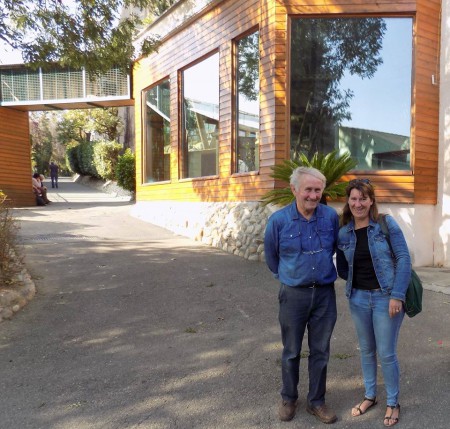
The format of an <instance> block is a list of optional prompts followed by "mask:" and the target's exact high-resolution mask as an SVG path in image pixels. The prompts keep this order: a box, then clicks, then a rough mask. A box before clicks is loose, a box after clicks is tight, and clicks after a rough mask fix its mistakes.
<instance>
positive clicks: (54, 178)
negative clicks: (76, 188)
mask: <svg viewBox="0 0 450 429" xmlns="http://www.w3.org/2000/svg"><path fill="white" fill-rule="evenodd" d="M49 168H50V178H51V179H52V188H57V187H58V170H59V167H58V166H57V165H56V164H55V163H54V162H53V161H52V162H51V163H50V165H49Z"/></svg>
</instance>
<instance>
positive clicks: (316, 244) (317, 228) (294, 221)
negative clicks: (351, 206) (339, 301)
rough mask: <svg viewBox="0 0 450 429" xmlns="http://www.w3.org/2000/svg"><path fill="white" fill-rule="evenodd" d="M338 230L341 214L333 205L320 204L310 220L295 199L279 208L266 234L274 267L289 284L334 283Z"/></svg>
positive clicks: (267, 250) (269, 262) (266, 250)
mask: <svg viewBox="0 0 450 429" xmlns="http://www.w3.org/2000/svg"><path fill="white" fill-rule="evenodd" d="M338 231H339V218H338V215H337V213H336V210H334V209H333V208H331V207H329V206H325V205H322V204H319V205H318V206H317V207H316V209H315V210H314V214H313V215H312V217H311V219H309V220H307V219H305V218H304V217H303V216H301V215H300V213H299V212H298V210H297V205H296V202H295V201H294V202H293V203H292V204H290V205H288V206H286V207H284V208H282V209H281V210H278V211H277V212H275V213H273V214H272V215H271V216H270V218H269V220H268V223H267V227H266V232H265V236H264V254H265V257H266V262H267V265H268V267H269V269H270V271H272V273H273V274H274V276H275V278H278V279H279V280H280V282H281V283H283V284H285V285H287V286H300V285H306V284H310V283H318V284H328V283H333V282H334V281H335V280H336V278H337V274H336V268H335V266H334V264H333V254H334V252H335V251H336V243H337V235H338Z"/></svg>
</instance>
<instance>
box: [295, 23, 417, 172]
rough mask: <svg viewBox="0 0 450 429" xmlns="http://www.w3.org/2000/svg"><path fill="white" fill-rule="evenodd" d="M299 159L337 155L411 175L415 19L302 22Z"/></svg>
mask: <svg viewBox="0 0 450 429" xmlns="http://www.w3.org/2000/svg"><path fill="white" fill-rule="evenodd" d="M291 28H292V33H291V94H290V99H291V106H290V108H291V110H290V114H291V124H290V126H291V142H290V143H291V145H290V147H291V157H292V158H293V157H295V156H296V155H297V154H298V153H304V154H306V155H312V154H313V153H314V152H316V151H318V152H322V153H328V152H331V151H332V150H334V149H337V150H338V151H339V152H340V153H343V152H347V151H348V152H350V154H351V155H352V157H354V158H355V159H356V160H357V161H358V165H357V167H356V169H358V170H409V169H410V168H411V167H410V144H411V131H410V130H411V75H412V18H405V17H401V18H400V17H399V18H377V17H367V18H323V19H322V18H311V19H303V18H302V19H294V20H293V21H292V27H291Z"/></svg>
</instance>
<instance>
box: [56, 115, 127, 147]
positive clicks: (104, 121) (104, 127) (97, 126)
mask: <svg viewBox="0 0 450 429" xmlns="http://www.w3.org/2000/svg"><path fill="white" fill-rule="evenodd" d="M122 131H123V123H122V119H121V118H120V117H119V114H118V109H117V108H116V107H111V108H107V109H84V110H68V111H66V112H65V113H63V114H62V117H61V119H60V121H59V122H58V125H57V133H58V141H59V142H60V143H61V144H63V145H67V144H68V143H69V142H73V141H77V142H90V141H93V140H95V139H105V140H110V141H113V140H118V138H119V136H120V134H121V132H122Z"/></svg>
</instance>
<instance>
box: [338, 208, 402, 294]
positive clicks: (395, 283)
mask: <svg viewBox="0 0 450 429" xmlns="http://www.w3.org/2000/svg"><path fill="white" fill-rule="evenodd" d="M386 224H387V227H388V229H389V238H390V241H391V246H392V253H391V248H390V246H389V243H388V242H387V241H386V237H385V236H384V234H383V232H382V231H381V226H380V225H379V224H378V223H377V222H375V221H373V220H372V219H371V220H370V223H369V227H368V228H367V234H368V241H369V251H370V255H371V257H372V262H373V267H374V269H375V274H376V276H377V280H378V283H379V285H380V287H381V290H382V291H383V292H385V293H387V294H389V295H390V296H391V298H395V299H399V300H401V301H405V294H406V290H407V289H408V285H409V281H410V278H411V258H410V256H409V251H408V246H407V244H406V240H405V237H404V235H403V232H402V230H401V229H400V227H399V226H398V224H397V222H396V221H395V219H394V218H393V217H392V216H389V215H388V216H386ZM355 248H356V234H355V224H354V222H353V220H352V221H351V222H350V223H348V224H347V225H344V226H343V227H342V228H341V229H340V230H339V238H338V250H337V255H336V262H337V270H338V273H339V277H342V278H343V279H344V280H347V284H346V287H345V294H346V296H347V298H350V295H351V293H352V282H353V258H354V255H355Z"/></svg>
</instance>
